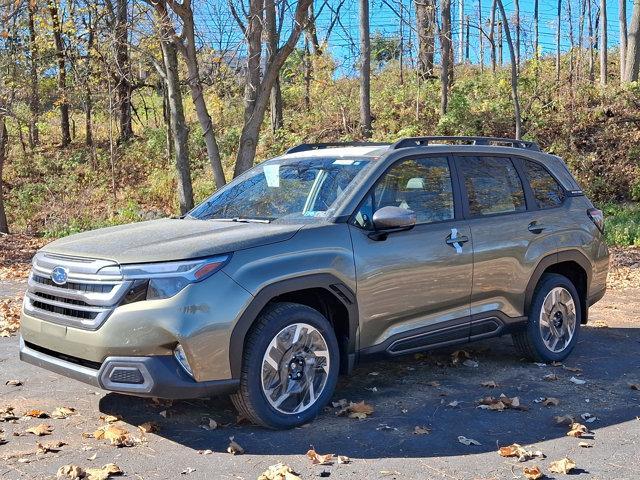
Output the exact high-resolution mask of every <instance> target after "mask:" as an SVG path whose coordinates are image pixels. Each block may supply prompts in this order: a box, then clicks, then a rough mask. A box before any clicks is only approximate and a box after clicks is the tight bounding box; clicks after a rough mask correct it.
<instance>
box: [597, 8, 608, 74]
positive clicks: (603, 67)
mask: <svg viewBox="0 0 640 480" xmlns="http://www.w3.org/2000/svg"><path fill="white" fill-rule="evenodd" d="M608 43H609V42H608V34H607V0H600V52H599V53H600V85H606V84H607V45H608Z"/></svg>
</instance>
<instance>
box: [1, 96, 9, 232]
mask: <svg viewBox="0 0 640 480" xmlns="http://www.w3.org/2000/svg"><path fill="white" fill-rule="evenodd" d="M4 108H5V107H4V105H2V104H0V233H9V223H8V222H7V214H6V212H5V210H4V197H3V192H2V170H3V167H4V161H5V158H6V156H7V144H8V138H7V122H6V116H5V113H4Z"/></svg>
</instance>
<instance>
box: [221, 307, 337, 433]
mask: <svg viewBox="0 0 640 480" xmlns="http://www.w3.org/2000/svg"><path fill="white" fill-rule="evenodd" d="M300 338H301V339H302V340H297V341H296V339H300ZM290 341H291V342H292V343H291V345H290V346H288V347H287V345H288V344H289V342H290ZM305 342H306V345H311V347H312V348H309V347H308V346H304V345H305ZM325 346H326V353H325V350H323V349H324V347H325ZM276 347H278V348H276ZM267 351H268V352H267ZM283 352H284V353H283ZM267 353H269V355H268V357H269V358H267ZM315 353H319V354H320V355H319V356H316V355H315ZM280 356H282V358H280ZM274 357H275V358H274ZM276 365H277V368H276ZM339 369H340V352H339V348H338V341H337V339H336V335H335V332H334V330H333V327H332V326H331V324H330V323H329V321H328V320H327V319H326V318H325V317H324V316H323V315H321V314H320V313H319V312H318V311H317V310H314V309H313V308H310V307H307V306H306V305H300V304H297V303H275V304H273V305H270V306H267V307H266V308H265V310H264V311H263V312H262V313H261V314H260V316H259V317H258V318H257V319H256V322H255V324H254V325H253V326H252V327H251V330H250V331H249V333H248V335H247V339H246V341H245V348H244V352H243V357H242V370H241V373H240V388H239V389H238V392H237V393H235V394H233V395H232V396H231V401H232V402H233V404H234V405H235V407H236V408H237V409H238V412H239V413H240V414H241V415H242V416H244V417H246V418H247V419H249V420H250V421H251V422H253V423H255V424H257V425H261V426H264V427H267V428H272V429H288V428H293V427H297V426H300V425H303V424H305V423H308V422H310V421H311V420H313V419H314V418H315V417H316V416H317V415H318V414H319V413H320V411H321V410H322V408H323V407H324V406H325V405H326V404H327V403H328V401H329V400H330V399H331V396H332V395H333V391H334V390H335V386H336V383H337V381H338V372H339ZM298 377H300V378H298ZM310 383H311V384H312V385H314V387H313V388H309V387H308V385H309V384H310ZM273 385H279V386H277V387H274V388H272V389H271V388H269V387H270V386H273ZM305 388H306V393H300V392H297V391H296V390H301V391H302V390H305ZM290 391H293V392H294V393H293V394H289V393H287V392H290ZM285 395H288V396H287V398H285V400H284V401H282V403H278V402H279V400H281V399H282V398H284V396H285ZM312 395H315V400H314V401H312V400H311V399H312ZM305 400H306V403H307V405H306V406H305ZM296 405H297V406H296ZM301 405H302V406H301Z"/></svg>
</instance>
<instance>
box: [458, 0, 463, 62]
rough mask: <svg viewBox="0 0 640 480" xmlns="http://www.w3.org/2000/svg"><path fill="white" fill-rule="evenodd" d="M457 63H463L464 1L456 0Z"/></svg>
mask: <svg viewBox="0 0 640 480" xmlns="http://www.w3.org/2000/svg"><path fill="white" fill-rule="evenodd" d="M458 5H459V7H458V10H459V11H458V62H460V63H462V62H464V0H458Z"/></svg>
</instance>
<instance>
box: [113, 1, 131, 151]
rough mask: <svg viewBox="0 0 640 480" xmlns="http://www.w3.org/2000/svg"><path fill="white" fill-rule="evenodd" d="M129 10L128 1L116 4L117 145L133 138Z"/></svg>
mask: <svg viewBox="0 0 640 480" xmlns="http://www.w3.org/2000/svg"><path fill="white" fill-rule="evenodd" d="M128 13H129V9H128V0H117V2H116V24H115V36H116V41H115V44H116V45H115V48H116V69H117V72H116V78H117V79H118V83H117V85H116V96H117V101H118V106H117V108H118V123H119V129H120V135H119V137H118V143H122V142H127V141H129V140H131V138H133V124H132V115H131V95H132V93H133V87H132V85H131V64H130V59H129V38H128V32H129V15H128Z"/></svg>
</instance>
